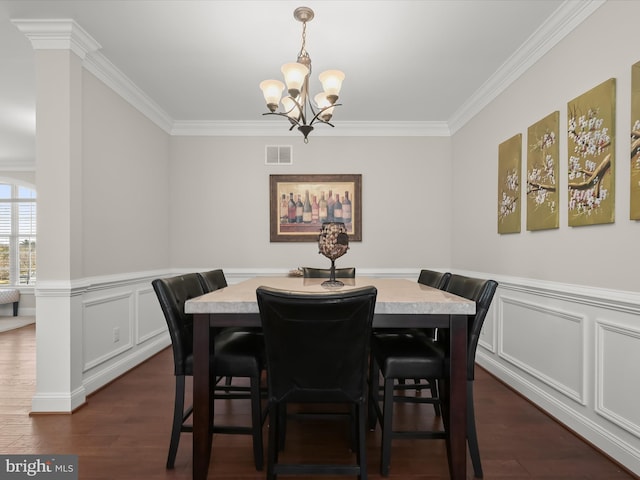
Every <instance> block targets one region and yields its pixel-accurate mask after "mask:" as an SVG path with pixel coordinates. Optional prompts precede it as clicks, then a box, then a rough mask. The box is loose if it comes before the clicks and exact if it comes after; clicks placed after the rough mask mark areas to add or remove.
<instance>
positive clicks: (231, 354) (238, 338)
mask: <svg viewBox="0 0 640 480" xmlns="http://www.w3.org/2000/svg"><path fill="white" fill-rule="evenodd" d="M213 342H214V349H215V350H214V351H215V352H216V354H215V361H213V359H212V362H213V367H214V368H213V373H214V375H215V376H216V377H227V376H228V377H252V376H256V375H259V374H260V371H261V370H263V369H264V368H265V357H264V353H263V352H264V337H263V336H262V334H260V333H254V332H247V331H242V330H234V329H229V330H225V331H222V332H220V333H219V334H218V335H216V336H215V337H214V339H213ZM256 352H259V353H256ZM185 372H186V375H193V354H189V355H187V357H186V359H185Z"/></svg>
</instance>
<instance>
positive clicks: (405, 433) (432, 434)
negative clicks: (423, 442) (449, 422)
mask: <svg viewBox="0 0 640 480" xmlns="http://www.w3.org/2000/svg"><path fill="white" fill-rule="evenodd" d="M391 435H392V437H393V438H399V439H408V438H440V439H446V438H447V434H446V432H411V431H402V430H401V431H393V432H392V433H391Z"/></svg>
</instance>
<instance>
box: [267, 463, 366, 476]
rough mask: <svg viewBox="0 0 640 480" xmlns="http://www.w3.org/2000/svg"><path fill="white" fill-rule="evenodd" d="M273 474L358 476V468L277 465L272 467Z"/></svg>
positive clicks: (320, 465) (349, 466)
mask: <svg viewBox="0 0 640 480" xmlns="http://www.w3.org/2000/svg"><path fill="white" fill-rule="evenodd" d="M273 473H275V474H282V475H300V474H321V473H322V474H325V475H358V474H359V473H360V467H359V466H358V465H328V464H327V465H325V464H308V465H304V464H303V465H300V464H297V465H289V464H286V463H284V464H283V463H279V464H277V465H274V466H273Z"/></svg>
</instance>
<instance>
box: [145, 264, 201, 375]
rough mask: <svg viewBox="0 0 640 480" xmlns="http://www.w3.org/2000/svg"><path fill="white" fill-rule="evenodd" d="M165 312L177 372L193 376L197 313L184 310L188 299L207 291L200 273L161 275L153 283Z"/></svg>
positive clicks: (175, 372) (176, 373) (177, 373)
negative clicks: (195, 315)
mask: <svg viewBox="0 0 640 480" xmlns="http://www.w3.org/2000/svg"><path fill="white" fill-rule="evenodd" d="M151 284H152V285H153V289H154V290H155V292H156V295H157V297H158V301H159V302H160V307H161V308H162V313H164V318H165V320H166V321H167V327H169V335H170V336H171V346H172V347H173V363H174V374H175V375H191V374H192V373H193V372H191V371H190V369H191V362H190V361H188V359H189V358H190V357H191V355H192V354H193V315H191V314H187V313H185V312H184V304H185V302H186V301H187V300H190V299H192V298H195V297H199V296H200V295H203V294H204V293H206V292H205V291H204V289H203V288H202V285H201V284H200V280H199V279H198V275H197V274H196V273H187V274H184V275H177V276H175V277H171V278H157V279H155V280H154V281H153V282H151Z"/></svg>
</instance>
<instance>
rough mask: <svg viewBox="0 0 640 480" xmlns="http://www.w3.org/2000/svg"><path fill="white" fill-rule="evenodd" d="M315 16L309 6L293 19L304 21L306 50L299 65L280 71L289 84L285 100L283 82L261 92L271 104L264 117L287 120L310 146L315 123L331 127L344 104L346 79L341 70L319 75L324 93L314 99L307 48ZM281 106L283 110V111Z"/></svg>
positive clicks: (270, 82) (268, 83) (262, 85)
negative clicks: (342, 94) (342, 91)
mask: <svg viewBox="0 0 640 480" xmlns="http://www.w3.org/2000/svg"><path fill="white" fill-rule="evenodd" d="M313 16H314V13H313V10H311V9H310V8H309V7H298V8H296V9H295V10H294V12H293V17H294V18H295V19H296V20H298V21H299V22H302V47H301V48H300V52H299V53H298V60H297V61H296V62H295V63H285V64H284V65H282V68H281V69H280V70H281V71H282V74H283V75H284V81H285V83H286V84H287V95H286V96H285V97H282V92H283V90H284V88H285V85H284V83H282V82H281V81H279V80H264V81H263V82H261V83H260V89H261V90H262V94H263V95H264V99H265V100H266V102H267V108H268V109H269V111H268V112H266V113H263V115H280V116H283V117H286V118H287V119H288V120H289V122H290V123H291V128H289V130H293V128H294V127H298V130H299V131H300V132H301V133H302V135H304V143H308V142H309V139H308V138H307V136H308V135H309V133H311V131H312V130H313V124H314V123H317V122H320V123H325V124H327V125H329V126H331V127H333V125H332V124H331V123H330V120H331V117H332V116H333V109H334V108H335V107H337V106H339V105H341V104H339V103H336V102H337V101H338V94H339V93H340V88H341V87H342V81H343V80H344V73H342V72H341V71H340V70H327V71H324V72H322V73H321V74H320V75H319V78H320V82H321V83H322V88H323V91H322V92H320V93H318V94H317V95H316V96H315V97H313V101H311V98H310V95H309V75H310V74H311V58H310V57H309V54H308V53H307V50H306V49H305V43H306V34H307V22H309V21H311V20H312V19H313ZM278 107H281V108H280V109H279V108H278Z"/></svg>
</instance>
